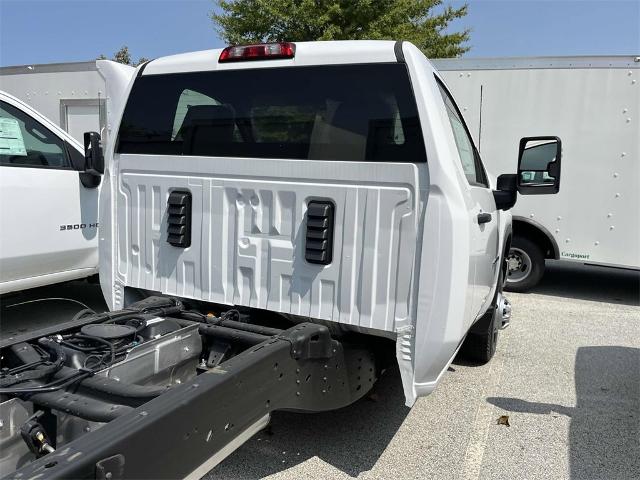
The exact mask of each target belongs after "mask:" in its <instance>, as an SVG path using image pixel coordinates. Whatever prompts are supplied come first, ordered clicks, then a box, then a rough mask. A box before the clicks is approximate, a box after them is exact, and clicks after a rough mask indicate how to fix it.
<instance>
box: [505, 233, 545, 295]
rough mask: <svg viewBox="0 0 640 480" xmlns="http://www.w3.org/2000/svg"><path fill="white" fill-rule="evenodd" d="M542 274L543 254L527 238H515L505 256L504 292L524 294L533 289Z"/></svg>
mask: <svg viewBox="0 0 640 480" xmlns="http://www.w3.org/2000/svg"><path fill="white" fill-rule="evenodd" d="M543 274H544V253H543V252H542V249H541V248H540V247H539V246H538V245H537V244H536V243H534V242H532V241H531V240H529V239H528V238H523V237H518V236H516V237H515V238H514V239H513V243H512V244H511V249H510V250H509V254H508V255H507V283H506V285H505V290H508V291H510V292H526V291H527V290H529V289H531V288H533V287H535V286H536V285H537V284H538V282H539V281H540V279H541V278H542V275H543Z"/></svg>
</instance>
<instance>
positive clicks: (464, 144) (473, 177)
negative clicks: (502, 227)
mask: <svg viewBox="0 0 640 480" xmlns="http://www.w3.org/2000/svg"><path fill="white" fill-rule="evenodd" d="M437 83H438V88H439V89H440V94H441V95H442V99H443V100H444V105H445V107H446V109H447V115H448V116H449V122H450V123H451V129H452V130H453V137H454V138H455V141H456V147H457V149H458V154H459V155H460V162H462V169H463V170H464V174H465V176H466V177H467V181H468V182H469V183H470V184H472V185H478V184H480V185H483V186H485V187H488V186H489V183H488V182H487V178H486V175H485V172H484V169H483V167H482V163H481V162H480V156H479V155H478V153H477V152H476V149H475V147H474V146H473V140H472V139H471V136H470V135H469V131H468V130H467V126H466V125H465V123H464V119H463V118H462V115H460V111H459V110H458V107H456V104H455V103H454V101H453V98H451V95H449V92H447V90H446V89H445V88H444V87H443V86H442V84H441V83H440V82H439V81H438V82H437Z"/></svg>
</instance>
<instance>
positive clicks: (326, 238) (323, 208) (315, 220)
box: [304, 200, 333, 265]
mask: <svg viewBox="0 0 640 480" xmlns="http://www.w3.org/2000/svg"><path fill="white" fill-rule="evenodd" d="M306 241H307V243H306V246H305V251H304V258H305V259H306V260H307V262H309V263H318V264H321V265H329V264H330V263H331V260H332V258H333V203H331V202H322V201H316V200H314V201H312V202H309V204H308V205H307V238H306Z"/></svg>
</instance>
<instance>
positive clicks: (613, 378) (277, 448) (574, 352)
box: [0, 263, 640, 480]
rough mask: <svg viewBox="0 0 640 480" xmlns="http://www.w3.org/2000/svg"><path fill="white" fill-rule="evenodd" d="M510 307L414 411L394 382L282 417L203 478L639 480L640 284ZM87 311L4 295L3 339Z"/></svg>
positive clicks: (577, 270)
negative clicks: (481, 361)
mask: <svg viewBox="0 0 640 480" xmlns="http://www.w3.org/2000/svg"><path fill="white" fill-rule="evenodd" d="M508 296H509V298H510V299H511V301H512V304H513V319H512V322H511V326H510V327H509V328H508V329H507V330H505V331H504V332H502V333H501V335H500V340H499V345H498V351H497V353H496V356H495V358H494V359H493V360H492V361H491V362H490V363H489V364H487V365H485V366H474V365H469V364H466V363H464V362H462V361H458V360H456V361H455V362H454V363H453V365H452V366H451V368H450V369H449V371H448V372H447V374H446V375H445V376H444V378H443V380H442V382H441V384H440V385H439V386H438V388H437V389H436V391H435V392H434V393H433V394H432V395H430V396H429V397H426V398H421V399H419V400H418V401H417V403H416V404H415V405H414V407H413V408H411V409H409V408H407V407H405V406H404V397H403V393H402V388H401V385H400V377H399V374H398V372H397V370H392V371H388V372H386V374H385V375H384V376H383V377H382V378H381V379H380V380H379V382H378V383H377V385H376V386H375V387H374V390H373V392H372V394H371V395H368V396H367V397H365V398H364V399H362V400H361V401H359V402H357V403H356V404H354V405H352V406H350V407H347V408H344V409H341V410H338V411H334V412H328V413H321V414H297V413H286V412H276V413H275V414H274V415H273V418H272V422H271V425H270V427H269V429H268V430H266V431H262V432H260V433H258V434H257V435H255V436H254V437H253V438H252V439H251V440H249V441H248V442H247V443H245V444H244V445H243V446H242V447H241V448H240V449H239V450H237V451H236V452H235V453H233V454H232V455H231V456H229V457H228V458H227V459H226V460H225V461H224V462H222V463H221V464H220V465H218V466H217V467H215V468H214V469H213V470H212V471H211V472H209V474H207V475H206V477H205V479H206V480H234V479H256V478H272V479H306V478H308V479H314V480H315V479H349V478H364V479H412V478H413V479H418V478H419V479H424V478H433V479H465V480H476V479H505V480H506V479H508V480H512V479H516V478H518V479H519V478H526V479H564V478H567V479H572V480H577V479H581V480H582V479H594V480H595V479H598V480H600V479H603V480H605V479H606V480H617V479H620V480H622V479H624V480H627V479H637V478H640V273H639V272H630V271H624V270H615V269H603V268H598V267H586V266H580V265H576V266H573V265H561V264H554V263H552V264H551V265H549V267H548V272H547V274H546V275H545V277H544V279H543V281H542V283H541V284H540V285H539V286H538V287H537V288H536V289H535V290H534V291H533V292H531V293H528V294H513V293H511V294H509V295H508ZM46 298H54V299H57V298H71V300H43V299H46ZM78 301H80V302H82V303H83V304H86V305H88V306H89V307H91V308H92V309H94V310H96V311H98V310H103V309H105V308H106V306H105V305H104V302H103V301H102V298H101V294H100V291H99V288H98V287H97V286H96V285H88V284H86V283H84V282H76V283H72V284H67V285H62V286H53V287H46V288H41V289H34V290H31V291H27V292H22V293H19V294H15V295H9V296H4V297H3V298H2V313H1V316H0V317H1V320H2V325H1V328H2V336H3V338H4V337H5V336H6V335H9V334H19V333H20V332H21V331H24V329H25V328H33V327H34V326H37V325H40V324H45V323H48V322H51V321H53V320H54V319H55V317H56V316H58V318H60V316H61V315H63V316H64V315H67V316H68V313H65V312H68V311H70V310H73V309H75V310H78V309H80V308H83V307H82V306H81V305H79V304H77V303H75V302H78ZM25 302H28V303H25ZM34 308H35V311H37V312H39V313H38V314H33V311H34V310H33V309H34ZM25 309H29V312H30V313H28V314H27V313H26V310H25ZM28 322H31V325H28ZM211 408H214V409H215V408H216V406H215V405H211ZM505 416H506V417H508V419H505V418H504V417H505ZM501 417H502V424H499V423H498V419H499V418H501ZM507 422H508V426H507V425H506V424H505V423H507Z"/></svg>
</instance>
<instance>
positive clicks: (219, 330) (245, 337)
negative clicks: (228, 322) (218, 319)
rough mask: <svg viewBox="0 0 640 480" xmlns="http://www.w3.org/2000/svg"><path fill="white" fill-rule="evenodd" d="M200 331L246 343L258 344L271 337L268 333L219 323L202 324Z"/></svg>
mask: <svg viewBox="0 0 640 480" xmlns="http://www.w3.org/2000/svg"><path fill="white" fill-rule="evenodd" d="M198 332H199V333H200V334H201V335H206V336H210V337H214V338H218V339H222V340H229V341H235V342H241V343H246V344H249V345H256V344H258V343H262V342H264V341H265V340H268V339H269V336H268V335H261V334H259V333H254V332H245V331H244V330H236V329H233V328H227V327H221V326H219V325H200V327H199V328H198Z"/></svg>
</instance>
